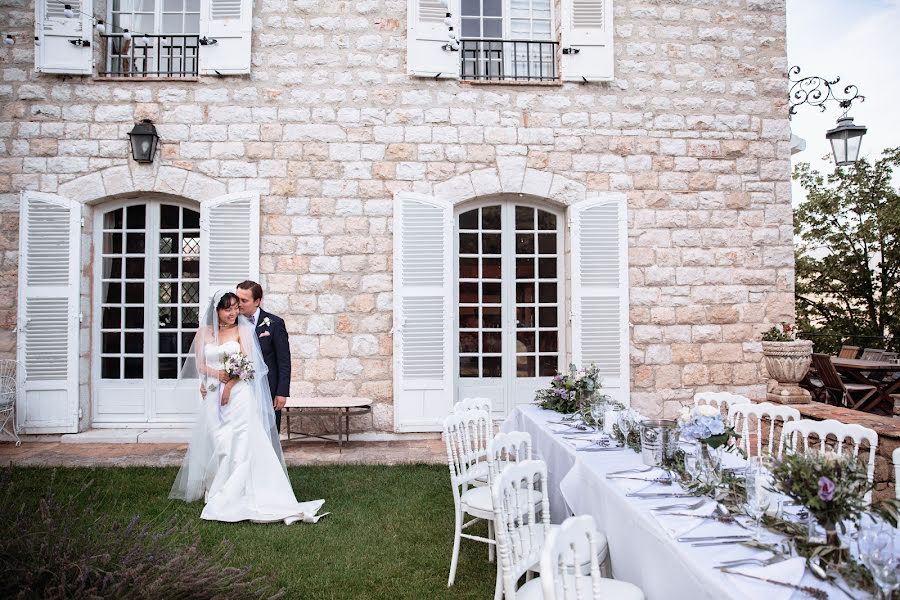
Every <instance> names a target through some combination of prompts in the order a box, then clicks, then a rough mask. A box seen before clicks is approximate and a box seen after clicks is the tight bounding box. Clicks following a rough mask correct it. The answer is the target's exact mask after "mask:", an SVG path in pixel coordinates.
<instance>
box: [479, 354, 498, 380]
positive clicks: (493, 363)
mask: <svg viewBox="0 0 900 600" xmlns="http://www.w3.org/2000/svg"><path fill="white" fill-rule="evenodd" d="M481 360H482V373H481V376H482V377H503V368H502V366H501V364H502V360H501V358H500V357H499V356H485V357H484V358H482V359H481Z"/></svg>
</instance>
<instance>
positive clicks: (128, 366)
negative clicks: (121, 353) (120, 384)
mask: <svg viewBox="0 0 900 600" xmlns="http://www.w3.org/2000/svg"><path fill="white" fill-rule="evenodd" d="M124 378H125V379H143V378H144V359H143V358H126V359H125V377H124Z"/></svg>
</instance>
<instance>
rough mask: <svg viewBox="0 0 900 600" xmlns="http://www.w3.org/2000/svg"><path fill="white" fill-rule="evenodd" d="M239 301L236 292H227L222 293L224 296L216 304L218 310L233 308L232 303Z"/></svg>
mask: <svg viewBox="0 0 900 600" xmlns="http://www.w3.org/2000/svg"><path fill="white" fill-rule="evenodd" d="M237 301H238V297H237V294H235V293H234V292H225V293H224V294H222V297H221V298H219V303H218V304H216V310H223V309H225V308H231V305H232V304H234V303H235V302H237Z"/></svg>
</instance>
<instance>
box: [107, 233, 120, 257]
mask: <svg viewBox="0 0 900 600" xmlns="http://www.w3.org/2000/svg"><path fill="white" fill-rule="evenodd" d="M121 252H122V234H121V233H104V234H103V253H104V254H119V253H121Z"/></svg>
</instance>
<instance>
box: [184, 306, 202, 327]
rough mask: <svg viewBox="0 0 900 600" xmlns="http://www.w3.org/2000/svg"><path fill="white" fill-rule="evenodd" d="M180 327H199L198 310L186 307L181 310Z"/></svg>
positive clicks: (193, 307) (194, 307)
mask: <svg viewBox="0 0 900 600" xmlns="http://www.w3.org/2000/svg"><path fill="white" fill-rule="evenodd" d="M181 326H182V327H185V328H191V327H194V328H196V327H199V326H200V309H199V308H197V307H196V306H186V307H184V308H182V309H181Z"/></svg>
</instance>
